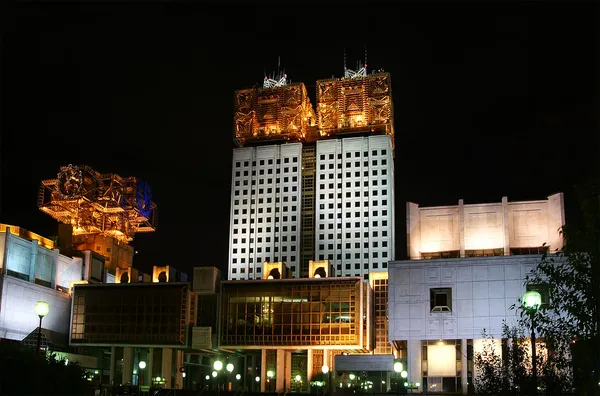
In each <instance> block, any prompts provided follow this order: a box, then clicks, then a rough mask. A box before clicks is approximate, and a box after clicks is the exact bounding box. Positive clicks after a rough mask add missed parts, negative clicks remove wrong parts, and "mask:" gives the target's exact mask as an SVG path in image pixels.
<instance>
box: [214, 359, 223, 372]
mask: <svg viewBox="0 0 600 396" xmlns="http://www.w3.org/2000/svg"><path fill="white" fill-rule="evenodd" d="M213 368H214V369H215V370H217V371H219V370H223V362H222V361H220V360H216V361H215V362H214V363H213Z"/></svg>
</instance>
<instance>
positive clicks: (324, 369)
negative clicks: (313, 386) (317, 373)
mask: <svg viewBox="0 0 600 396" xmlns="http://www.w3.org/2000/svg"><path fill="white" fill-rule="evenodd" d="M321 372H322V373H323V380H324V381H325V376H326V375H327V374H329V366H328V365H326V364H324V365H323V366H321ZM325 386H326V387H327V388H326V389H327V393H329V386H330V385H329V377H327V381H325ZM323 393H324V392H323Z"/></svg>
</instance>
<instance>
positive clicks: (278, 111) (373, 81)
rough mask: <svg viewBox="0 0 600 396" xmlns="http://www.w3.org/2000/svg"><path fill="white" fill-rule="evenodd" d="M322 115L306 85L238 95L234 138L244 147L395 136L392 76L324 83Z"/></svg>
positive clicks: (319, 102)
mask: <svg viewBox="0 0 600 396" xmlns="http://www.w3.org/2000/svg"><path fill="white" fill-rule="evenodd" d="M316 90H317V106H316V108H317V112H316V116H315V111H314V110H313V107H312V106H311V103H310V100H309V98H308V95H307V93H306V87H305V86H304V84H303V83H295V84H289V85H283V86H277V87H273V88H251V89H243V90H238V91H236V92H235V105H234V136H235V139H236V141H238V142H239V143H240V144H241V145H244V144H246V143H251V142H260V141H265V140H288V141H312V140H315V139H319V138H327V137H334V136H336V135H339V134H346V133H365V132H366V133H374V134H387V135H390V136H391V137H392V142H393V137H394V109H393V103H392V86H391V78H390V74H389V73H384V72H381V73H373V74H370V75H366V76H360V77H355V78H335V79H327V80H319V81H317V85H316Z"/></svg>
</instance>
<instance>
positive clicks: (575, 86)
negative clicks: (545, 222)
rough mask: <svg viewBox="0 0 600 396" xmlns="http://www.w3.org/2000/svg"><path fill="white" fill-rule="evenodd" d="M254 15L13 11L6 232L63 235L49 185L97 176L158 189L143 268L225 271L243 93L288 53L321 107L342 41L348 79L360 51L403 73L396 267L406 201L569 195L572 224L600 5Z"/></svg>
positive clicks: (585, 164) (593, 147)
mask: <svg viewBox="0 0 600 396" xmlns="http://www.w3.org/2000/svg"><path fill="white" fill-rule="evenodd" d="M242 4H243V5H241V4H236V3H233V2H219V3H214V4H211V3H206V2H201V3H197V4H195V3H192V2H189V3H187V2H186V3H177V2H166V3H164V4H161V3H141V2H140V3H135V2H134V3H130V4H126V5H123V4H117V2H108V3H106V4H97V5H93V4H83V3H81V4H78V3H71V4H69V3H56V4H50V3H48V4H37V3H35V4H34V3H21V4H17V5H16V8H14V9H12V10H11V12H10V13H8V14H6V13H5V16H4V19H5V21H4V22H5V23H4V26H5V29H4V33H3V37H2V44H1V45H2V47H1V51H2V52H1V61H2V63H1V68H0V71H1V80H0V83H1V87H0V88H1V89H0V92H1V95H2V102H1V104H2V108H1V109H2V114H1V116H2V117H1V119H0V122H1V124H0V125H1V127H2V129H1V134H2V135H1V136H2V152H1V154H2V175H1V176H2V201H1V207H0V209H1V212H0V221H1V222H4V223H9V224H14V225H18V226H22V227H24V228H26V229H29V230H31V231H34V232H37V233H40V234H42V235H54V234H55V233H56V223H55V221H54V220H53V219H52V218H50V217H49V216H46V215H44V214H43V213H41V212H40V211H39V210H38V209H37V203H36V202H37V190H38V186H39V182H40V180H42V179H47V178H55V177H56V174H57V172H58V169H59V166H61V165H67V164H69V163H73V164H87V165H90V166H91V167H93V168H94V169H96V170H97V171H99V172H101V173H117V174H119V175H121V176H137V177H140V178H142V179H145V180H147V181H148V182H149V184H150V186H151V187H152V191H153V196H154V200H155V201H156V202H157V204H158V206H159V212H158V213H159V222H158V230H157V232H156V233H153V234H145V235H141V236H138V237H136V238H135V240H134V242H133V245H134V246H135V247H136V249H138V250H139V255H138V256H136V261H135V263H134V265H135V266H136V267H140V268H142V269H147V268H149V267H151V266H152V265H166V264H169V265H172V266H174V267H176V268H180V269H183V270H189V269H190V268H191V267H194V266H200V265H215V266H217V267H220V268H222V269H224V268H226V265H227V246H228V228H229V223H228V222H229V198H230V177H231V173H230V172H231V150H232V148H233V143H232V139H231V136H232V111H233V110H232V108H233V91H234V90H236V89H241V88H246V87H251V86H253V85H255V84H256V83H260V82H261V81H262V78H263V73H264V71H265V70H266V71H267V72H271V71H274V70H275V69H276V67H277V59H278V56H280V57H281V64H282V67H285V70H286V72H287V74H288V76H289V77H290V78H291V79H292V81H293V82H299V81H302V82H304V83H305V84H306V85H307V87H308V89H309V92H311V93H312V98H311V101H312V103H313V105H314V85H315V81H316V80H317V79H321V78H329V77H331V76H332V75H335V76H336V77H339V76H341V75H342V73H343V52H344V48H345V49H346V53H347V58H348V64H349V66H350V67H352V66H354V65H355V64H356V61H357V60H359V59H361V60H362V59H363V57H364V47H365V45H367V48H368V64H369V68H370V69H380V68H383V69H385V71H388V72H390V73H391V75H392V84H393V96H394V106H395V130H396V164H395V167H396V168H395V172H396V198H397V199H396V211H397V213H398V217H397V221H396V223H397V228H398V231H397V233H396V244H397V251H398V253H397V257H396V258H398V259H403V258H405V252H406V248H405V234H404V224H405V202H406V201H413V202H417V203H420V204H422V205H448V204H456V203H457V202H458V199H460V198H463V199H464V200H465V203H474V202H499V201H500V200H501V197H502V196H508V198H509V200H521V199H543V198H545V197H546V196H547V195H549V194H552V193H554V192H557V191H563V192H565V193H566V194H567V198H566V199H567V216H569V215H570V213H571V212H573V210H572V207H573V206H574V205H573V201H572V199H571V195H569V194H570V193H571V186H572V185H573V184H574V183H576V182H579V181H581V180H583V179H585V178H586V177H587V176H589V175H590V174H591V173H592V169H593V167H595V161H597V154H598V125H597V119H598V105H599V103H598V96H597V93H598V75H597V72H598V70H599V69H598V66H599V65H598V60H597V51H598V40H597V39H598V32H597V30H596V22H597V21H596V19H597V15H598V14H597V11H598V10H597V6H596V5H595V3H594V2H587V3H576V2H563V3H558V2H519V3H517V2H515V3H509V2H502V3H490V2H481V3H477V2H468V3H464V4H456V3H450V2H443V3H433V2H418V3H407V2H400V4H397V3H396V4H394V3H393V2H390V3H383V4H380V5H377V4H376V3H372V2H354V3H353V2H349V3H346V2H332V3H316V2H301V3H287V2H278V3H272V4H267V3H265V4H260V5H252V4H250V3H242ZM324 4H325V5H324ZM7 15H8V16H9V17H7ZM13 17H14V18H13ZM596 169H597V168H596Z"/></svg>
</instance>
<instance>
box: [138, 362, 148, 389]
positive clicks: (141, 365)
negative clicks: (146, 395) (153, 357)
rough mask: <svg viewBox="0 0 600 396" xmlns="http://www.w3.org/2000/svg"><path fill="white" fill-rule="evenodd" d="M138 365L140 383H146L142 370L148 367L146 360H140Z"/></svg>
mask: <svg viewBox="0 0 600 396" xmlns="http://www.w3.org/2000/svg"><path fill="white" fill-rule="evenodd" d="M138 367H139V368H140V373H139V374H138V377H139V379H140V385H144V373H143V372H142V370H143V369H145V368H146V362H144V361H143V360H140V362H139V363H138Z"/></svg>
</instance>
